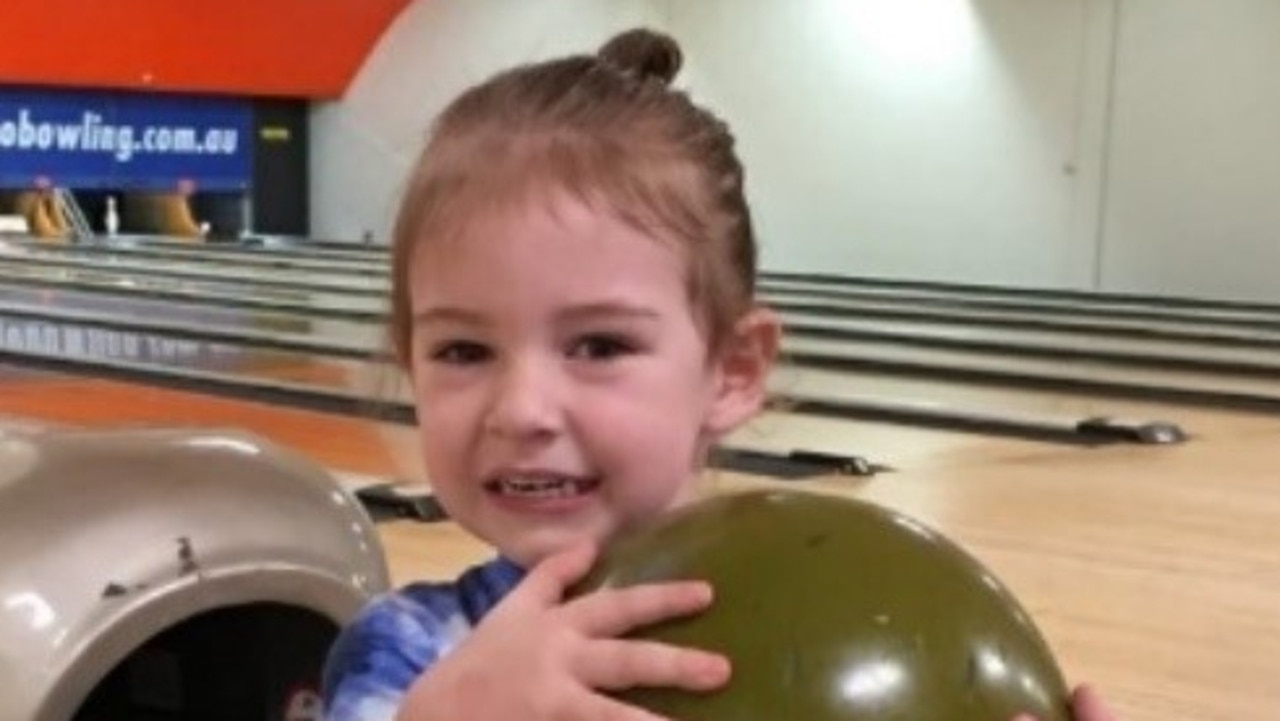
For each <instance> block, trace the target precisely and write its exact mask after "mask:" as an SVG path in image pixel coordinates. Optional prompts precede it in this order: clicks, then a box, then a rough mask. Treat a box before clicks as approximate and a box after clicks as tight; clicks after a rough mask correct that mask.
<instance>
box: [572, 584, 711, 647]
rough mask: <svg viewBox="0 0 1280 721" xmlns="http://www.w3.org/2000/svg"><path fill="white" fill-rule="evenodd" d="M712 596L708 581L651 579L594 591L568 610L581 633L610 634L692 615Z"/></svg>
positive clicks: (603, 636) (609, 636) (617, 634)
mask: <svg viewBox="0 0 1280 721" xmlns="http://www.w3.org/2000/svg"><path fill="white" fill-rule="evenodd" d="M711 600H712V591H711V585H710V584H708V583H705V582H703V581H678V582H673V583H651V584H644V585H640V586H631V587H628V588H608V589H604V590H601V591H596V592H594V593H591V594H588V595H586V596H583V597H581V598H578V599H576V600H574V601H573V602H572V603H571V604H570V605H569V607H568V612H569V614H570V617H571V619H572V620H573V622H574V624H575V625H576V626H577V628H578V629H579V630H580V631H581V632H582V633H584V634H586V635H588V636H594V637H601V638H612V637H616V636H621V635H623V634H625V633H628V632H630V631H633V630H635V629H637V628H640V627H642V626H648V625H650V624H654V623H657V622H659V621H665V620H667V619H671V618H678V617H681V616H689V615H692V614H694V613H697V612H699V611H702V610H703V609H705V608H706V607H707V606H709V605H711Z"/></svg>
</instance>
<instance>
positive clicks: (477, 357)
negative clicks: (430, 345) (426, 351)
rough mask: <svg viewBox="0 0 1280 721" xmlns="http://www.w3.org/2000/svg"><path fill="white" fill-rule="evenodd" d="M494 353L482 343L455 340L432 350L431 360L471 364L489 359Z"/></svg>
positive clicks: (454, 363)
mask: <svg viewBox="0 0 1280 721" xmlns="http://www.w3.org/2000/svg"><path fill="white" fill-rule="evenodd" d="M492 355H493V354H492V353H491V352H490V351H489V349H488V348H487V347H485V346H484V345H482V344H480V343H472V342H469V341H455V342H453V343H444V344H442V345H440V346H439V347H438V348H436V349H434V350H432V351H431V360H433V361H439V362H441V363H450V364H453V365H469V364H472V363H481V362H483V361H486V360H489V358H490V357H491V356H492Z"/></svg>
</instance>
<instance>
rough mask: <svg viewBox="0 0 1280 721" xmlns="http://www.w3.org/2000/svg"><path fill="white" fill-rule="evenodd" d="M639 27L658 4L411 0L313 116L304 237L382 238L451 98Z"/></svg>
mask: <svg viewBox="0 0 1280 721" xmlns="http://www.w3.org/2000/svg"><path fill="white" fill-rule="evenodd" d="M639 25H646V26H652V27H665V25H666V4H665V2H649V1H648V0H625V1H624V0H608V1H607V2H602V1H601V0H415V2H413V3H411V4H410V5H409V6H408V7H407V8H406V9H405V10H404V12H403V13H402V14H401V15H400V17H399V18H398V19H397V20H396V22H395V23H394V24H393V25H392V27H391V28H390V29H389V30H388V32H387V34H386V35H385V36H384V37H383V38H382V40H381V41H380V43H379V44H378V46H377V48H376V49H375V50H374V52H373V54H372V55H371V56H370V58H369V59H368V61H366V63H365V65H364V67H363V68H362V69H361V71H360V73H359V75H358V77H357V78H356V80H355V81H354V82H353V84H352V86H351V88H350V89H349V90H348V92H347V94H346V96H345V97H344V98H343V99H342V101H341V102H337V103H329V104H325V105H321V106H317V107H316V108H315V109H314V110H313V112H312V117H311V120H312V145H311V158H312V165H311V207H312V218H311V224H312V233H313V234H315V235H316V236H317V237H323V238H337V239H349V240H358V239H360V238H361V237H363V235H364V234H365V233H369V234H371V235H372V237H373V238H374V239H375V240H377V241H385V240H386V239H387V238H388V237H389V235H390V227H391V225H392V223H393V219H394V215H395V209H396V205H397V203H398V202H399V198H400V192H401V189H402V188H403V185H404V182H405V179H406V177H407V175H408V173H409V169H410V167H411V165H412V163H413V160H414V158H415V156H416V155H417V152H418V150H419V149H420V148H421V146H422V142H423V139H424V137H425V135H424V134H425V132H426V129H427V126H428V124H429V123H430V121H431V120H432V119H433V118H434V117H435V116H436V114H437V113H439V112H440V110H441V109H443V107H444V106H445V105H446V104H447V103H448V102H449V101H450V100H452V99H453V97H454V96H455V95H457V94H458V93H459V92H461V91H462V90H463V89H465V88H466V87H468V86H470V85H472V84H474V83H476V82H479V81H481V80H483V79H485V78H486V77H488V76H489V75H491V74H493V73H495V72H497V71H499V70H503V69H506V68H507V67H510V66H512V65H515V64H518V63H522V62H528V61H531V60H541V59H545V58H550V57H554V56H558V55H563V54H566V53H570V52H591V51H594V50H595V48H596V47H597V46H598V45H600V44H601V43H603V42H604V41H605V40H607V39H608V38H609V37H610V36H611V35H613V34H614V33H616V32H618V31H619V30H622V29H625V28H630V27H635V26H639Z"/></svg>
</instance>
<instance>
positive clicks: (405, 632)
mask: <svg viewBox="0 0 1280 721" xmlns="http://www.w3.org/2000/svg"><path fill="white" fill-rule="evenodd" d="M437 605H438V604H431V605H429V604H422V603H419V602H417V601H415V600H414V599H412V598H410V597H408V596H406V595H404V594H403V593H392V594H388V595H386V596H382V597H381V598H379V599H377V600H376V601H374V602H373V603H371V604H370V605H369V606H368V607H366V608H365V609H364V611H362V612H361V614H360V616H359V617H357V619H356V620H355V621H354V622H353V623H352V624H351V625H349V626H348V627H347V628H346V629H344V630H343V632H342V633H341V634H340V635H339V636H338V639H337V641H336V642H335V644H334V646H333V648H332V649H331V651H330V653H329V659H328V663H327V664H326V667H325V674H324V689H325V702H326V703H325V707H326V714H325V719H326V720H327V721H391V720H392V719H393V718H394V717H395V714H396V710H397V709H398V708H399V707H400V702H401V700H402V699H403V698H404V695H405V692H407V691H408V689H409V686H410V685H411V684H412V683H413V681H414V680H415V679H416V678H417V677H418V676H419V675H420V674H421V673H422V672H423V671H424V670H425V669H427V668H428V667H430V666H431V664H433V663H435V662H436V661H437V660H438V659H439V658H440V657H441V656H443V655H444V654H445V653H447V652H448V651H449V650H450V649H451V648H452V647H453V646H454V645H456V644H457V642H458V641H460V640H461V639H462V637H463V636H465V635H466V633H467V631H468V629H469V627H470V624H469V623H468V621H467V619H466V618H465V616H464V615H463V614H462V613H461V612H460V611H458V610H456V608H455V609H448V608H443V609H442V608H438V607H436V606H437Z"/></svg>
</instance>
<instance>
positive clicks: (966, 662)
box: [574, 492, 1070, 721]
mask: <svg viewBox="0 0 1280 721" xmlns="http://www.w3.org/2000/svg"><path fill="white" fill-rule="evenodd" d="M672 579H705V580H708V581H710V582H711V583H712V584H713V586H714V587H715V589H716V600H715V603H714V604H713V605H712V607H711V608H710V609H708V610H707V611H706V612H704V613H702V614H701V615H698V616H696V617H692V618H689V619H680V620H676V621H670V622H664V623H662V624H659V625H656V626H653V627H650V628H647V629H642V630H641V631H639V632H638V633H636V634H635V636H636V637H643V638H651V639H658V640H662V641H667V642H671V643H675V644H679V645H682V646H691V647H697V648H707V649H711V650H714V651H718V652H720V653H723V654H725V655H726V656H727V657H728V658H729V659H730V661H731V662H732V664H733V678H732V680H731V681H730V682H729V684H728V685H727V686H726V687H725V688H723V689H721V690H719V691H716V692H712V693H710V694H696V693H691V692H685V691H680V690H675V689H632V690H630V691H627V692H623V693H621V694H619V695H620V697H621V698H623V699H624V700H627V701H628V702H630V703H633V704H636V705H638V706H641V707H643V708H646V709H649V710H652V711H654V712H657V713H660V714H662V715H666V716H669V717H671V718H673V719H679V720H680V721H836V720H837V719H841V720H843V719H857V720H859V721H890V720H901V721H969V720H972V721H1009V720H1010V719H1012V718H1013V717H1014V716H1015V715H1016V714H1017V713H1019V712H1023V711H1026V712H1030V713H1032V714H1034V715H1035V716H1037V717H1038V718H1039V719H1041V720H1042V721H1068V720H1069V719H1070V713H1069V710H1068V706H1069V704H1068V701H1067V698H1068V692H1067V688H1066V685H1065V682H1064V681H1063V677H1062V673H1061V671H1060V670H1059V669H1058V667H1057V664H1056V663H1055V661H1054V659H1053V657H1052V655H1051V653H1050V651H1049V648H1048V646H1047V644H1046V643H1045V641H1044V640H1043V638H1042V637H1041V636H1040V633H1039V632H1038V631H1037V630H1036V628H1035V626H1034V625H1033V624H1032V622H1031V619H1030V618H1029V617H1028V616H1027V614H1026V613H1025V612H1024V611H1023V609H1022V608H1021V607H1020V606H1019V605H1018V603H1017V601H1016V600H1015V599H1014V598H1013V596H1012V595H1011V594H1010V593H1009V592H1008V591H1007V590H1006V589H1005V588H1004V587H1003V586H1002V585H1001V584H1000V582H999V581H997V580H996V578H995V577H994V576H993V575H992V574H991V573H990V572H989V571H988V570H987V569H985V568H984V567H983V566H982V565H980V564H979V563H978V562H977V561H976V560H974V559H973V558H972V557H970V556H969V555H968V554H966V553H965V552H964V551H962V550H961V549H960V548H959V547H957V546H956V545H955V544H954V543H952V542H950V541H948V540H947V539H946V538H944V537H942V536H941V535H939V534H938V533H936V532H934V531H931V530H929V529H928V528H925V527H924V526H922V525H921V524H920V523H918V522H916V521H914V520H912V519H910V518H908V517H906V516H903V515H901V514H898V513H895V512H893V511H890V510H888V509H885V508H882V507H879V506H876V505H873V504H870V503H865V502H860V501H854V500H849V499H842V498H835V497H830V496H820V495H815V494H809V493H801V492H753V493H744V494H738V495H724V496H716V497H713V498H711V499H708V500H705V501H701V502H699V503H697V504H693V505H690V506H687V507H685V508H682V509H679V510H677V511H675V512H673V513H672V514H670V515H668V516H666V517H665V518H663V519H662V520H661V521H660V522H658V523H657V524H655V525H653V526H652V527H649V528H646V529H644V530H641V531H639V532H636V533H632V534H630V535H627V536H625V537H623V538H620V539H618V540H617V541H616V542H614V543H611V544H609V545H608V547H606V548H605V550H604V552H603V553H602V555H601V558H600V560H599V562H598V563H597V565H596V567H595V568H594V569H593V570H592V572H591V573H590V575H589V576H588V577H587V578H586V579H585V580H584V581H583V582H582V583H581V584H579V585H578V587H577V588H575V589H574V594H579V593H586V592H590V591H592V590H595V589H598V588H602V587H619V586H629V585H633V584H637V583H643V582H649V581H663V580H672Z"/></svg>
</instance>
